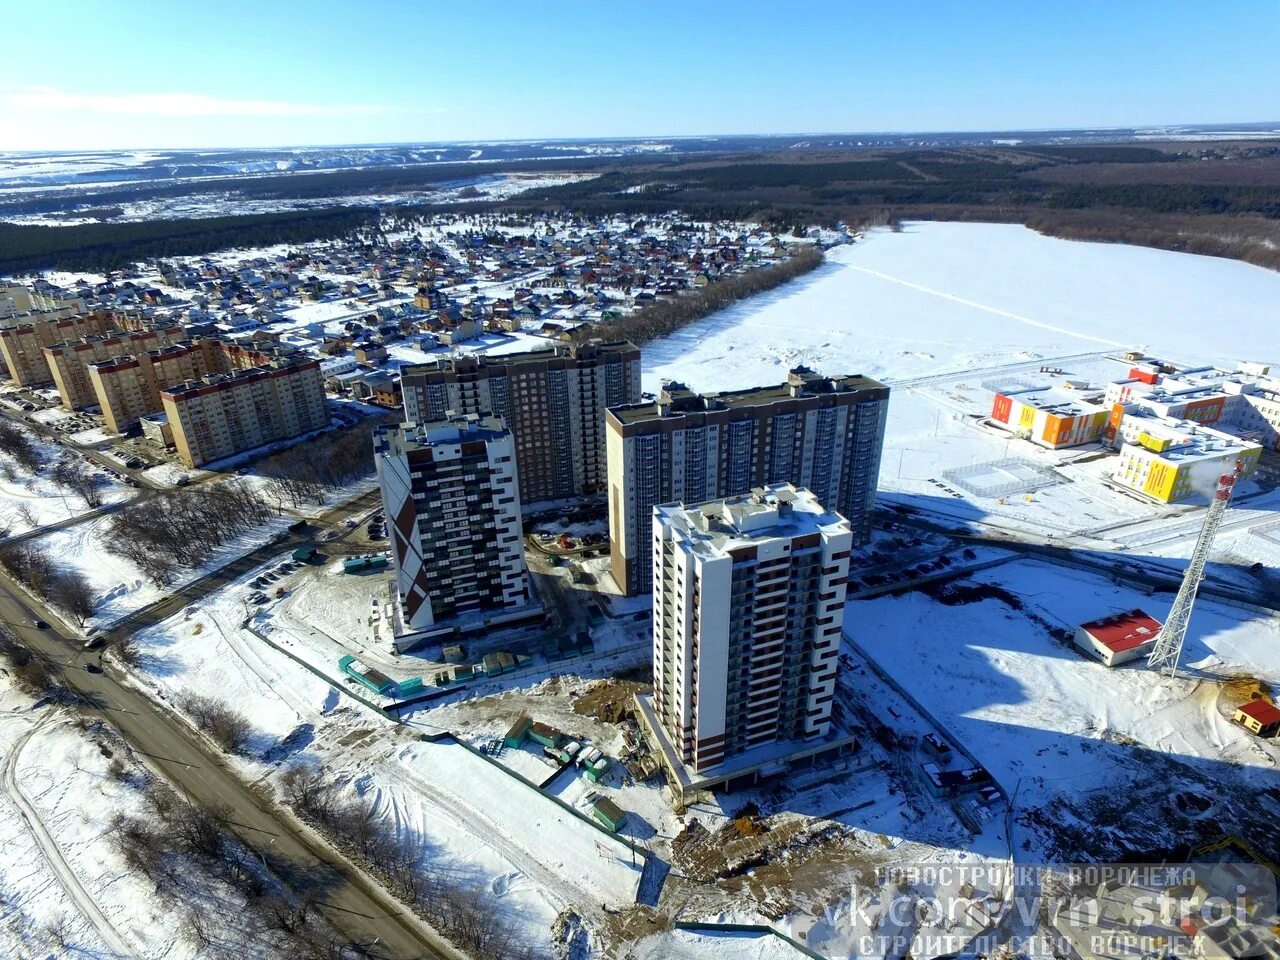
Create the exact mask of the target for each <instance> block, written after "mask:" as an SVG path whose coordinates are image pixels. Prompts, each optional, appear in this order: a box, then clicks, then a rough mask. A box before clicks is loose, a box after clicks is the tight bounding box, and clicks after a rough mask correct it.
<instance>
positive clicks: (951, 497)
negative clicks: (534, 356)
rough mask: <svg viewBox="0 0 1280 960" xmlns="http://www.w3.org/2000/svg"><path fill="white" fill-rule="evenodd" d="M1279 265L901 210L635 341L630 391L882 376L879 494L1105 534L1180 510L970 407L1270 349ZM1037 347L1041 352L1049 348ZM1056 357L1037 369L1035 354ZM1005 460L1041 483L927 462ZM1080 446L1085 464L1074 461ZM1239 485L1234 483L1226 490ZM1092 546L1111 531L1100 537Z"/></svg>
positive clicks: (975, 516)
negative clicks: (990, 488) (680, 326)
mask: <svg viewBox="0 0 1280 960" xmlns="http://www.w3.org/2000/svg"><path fill="white" fill-rule="evenodd" d="M1277 302H1280V274H1276V273H1275V272H1273V271H1269V270H1264V269H1262V268H1260V267H1254V266H1250V265H1248V264H1244V263H1240V262H1238V261H1233V260H1225V259H1219V258H1214V257H1201V256H1193V255H1189V254H1181V253H1172V252H1168V251H1161V250H1151V249H1147V248H1145V247H1132V246H1124V245H1120V244H1097V243H1077V242H1071V241H1066V240H1057V239H1054V238H1051V237H1043V236H1040V235H1039V234H1037V233H1035V232H1034V231H1032V230H1029V229H1027V228H1025V227H1020V226H1014V225H1007V224H980V223H979V224H975V223H932V222H929V223H909V224H907V225H906V226H905V228H904V230H903V231H902V232H901V233H895V232H893V231H890V230H887V229H878V230H873V231H871V232H870V233H869V234H868V235H867V236H866V237H865V239H863V240H861V241H859V242H857V243H855V244H852V245H847V246H841V247H837V248H835V249H833V250H831V251H829V252H828V255H827V263H825V264H824V265H823V266H822V267H820V268H818V270H816V271H814V272H813V273H811V274H808V275H807V276H805V277H802V278H800V279H798V280H796V281H794V282H792V283H789V284H786V285H785V286H783V287H779V288H777V289H775V290H773V291H770V292H768V293H766V294H762V295H761V296H759V297H755V298H752V299H751V300H748V301H745V302H743V303H739V304H736V305H734V306H732V307H729V308H727V309H725V310H722V311H720V312H718V313H716V314H713V315H712V316H710V317H707V318H705V319H704V320H701V321H699V322H698V323H695V324H693V325H691V326H689V327H687V328H685V329H684V330H682V331H680V332H678V333H676V334H674V335H672V336H670V337H667V338H665V339H663V340H660V341H657V342H655V343H651V344H648V345H647V346H646V347H645V348H644V351H643V360H642V363H643V381H644V388H645V389H646V390H648V391H656V390H657V389H658V388H659V387H660V385H661V383H662V382H663V381H664V380H678V381H680V382H682V383H684V384H685V385H687V386H689V387H690V388H692V389H694V390H697V391H710V390H729V389H741V388H745V387H749V386H756V385H765V384H770V383H777V382H779V381H781V380H782V379H783V378H784V377H785V376H786V373H787V370H788V369H790V368H791V367H793V366H795V365H797V364H805V365H808V366H810V367H812V368H813V369H815V370H817V371H819V372H822V373H829V374H842V373H863V374H867V375H870V376H873V377H877V378H880V379H883V380H885V381H886V382H888V383H890V384H891V385H892V386H893V387H894V392H893V395H892V397H891V399H890V403H889V421H888V425H887V429H886V439H885V451H884V458H883V461H882V465H881V474H880V490H881V495H882V497H883V498H884V499H886V500H888V501H890V502H898V503H906V504H910V505H912V506H914V507H917V508H921V509H925V510H927V511H929V512H930V513H934V514H941V515H943V516H950V517H954V518H956V519H959V520H964V521H982V522H984V523H987V524H991V525H994V526H996V527H1005V528H1008V529H1011V530H1015V531H1020V532H1025V531H1028V530H1032V531H1035V532H1036V533H1039V534H1040V535H1042V536H1050V537H1063V536H1071V535H1079V534H1082V533H1089V532H1096V533H1097V535H1098V536H1099V537H1100V538H1101V540H1102V541H1103V542H1107V541H1110V540H1111V535H1110V534H1109V533H1108V531H1112V530H1114V529H1115V528H1117V527H1120V526H1123V525H1126V524H1130V523H1135V522H1141V521H1144V520H1156V521H1162V520H1164V519H1166V518H1168V517H1170V516H1175V515H1177V514H1178V513H1180V512H1182V511H1184V509H1185V508H1183V507H1176V506H1175V507H1164V506H1159V505H1155V504H1150V503H1146V502H1143V501H1141V500H1140V499H1138V498H1136V497H1133V496H1129V495H1126V494H1123V493H1120V492H1118V491H1116V490H1115V489H1113V488H1111V487H1109V486H1107V485H1106V475H1107V472H1108V471H1109V469H1110V463H1111V459H1110V458H1105V457H1104V458H1100V459H1097V460H1092V461H1090V460H1089V459H1088V457H1089V455H1091V454H1094V453H1097V452H1098V451H1097V449H1096V448H1079V449H1070V450H1065V451H1059V452H1054V451H1047V450H1041V449H1039V448H1037V447H1034V446H1033V445H1031V444H1028V443H1024V442H1020V441H1016V440H1013V439H1012V438H1011V437H1010V436H1009V435H1008V434H1006V433H1003V432H1001V431H999V430H996V429H995V428H992V427H986V426H983V425H982V424H981V423H979V422H978V421H979V420H980V418H982V417H984V416H986V415H988V414H989V413H990V410H991V401H992V398H993V397H994V395H995V392H996V391H997V390H999V389H1008V388H1009V387H1011V386H1015V385H1027V386H1032V385H1037V384H1040V383H1053V382H1054V381H1055V380H1059V379H1061V378H1063V377H1067V378H1073V379H1083V380H1087V381H1092V382H1095V383H1101V382H1105V381H1106V380H1108V379H1111V378H1113V377H1115V376H1118V375H1123V374H1124V373H1125V372H1127V370H1128V366H1127V365H1125V364H1124V363H1123V360H1122V357H1121V355H1122V354H1123V353H1124V352H1125V351H1126V350H1130V349H1135V348H1145V349H1148V350H1150V351H1153V352H1155V353H1158V354H1162V355H1165V356H1169V357H1171V358H1173V359H1177V360H1182V361H1184V362H1196V363H1214V362H1217V363H1224V364H1233V363H1235V362H1237V361H1239V360H1246V359H1257V360H1263V361H1266V360H1269V359H1273V358H1272V357H1270V356H1269V355H1263V356H1259V353H1258V352H1259V351H1263V352H1264V353H1265V352H1266V351H1268V350H1274V345H1273V342H1272V340H1270V339H1268V337H1267V332H1268V331H1270V330H1271V329H1272V328H1273V326H1274V323H1275V310H1274V304H1276V303H1277ZM1048 361H1053V362H1052V363H1048ZM1046 365H1047V366H1049V367H1052V368H1062V370H1063V373H1062V374H1060V375H1056V376H1051V375H1049V374H1046V373H1041V372H1040V368H1041V367H1042V366H1046ZM1009 457H1017V458H1023V459H1026V460H1029V461H1031V462H1032V463H1034V464H1036V465H1037V466H1039V467H1042V468H1044V469H1046V470H1048V471H1051V476H1052V477H1053V478H1054V479H1055V480H1056V481H1057V482H1055V483H1053V484H1052V485H1050V486H1048V487H1045V488H1043V489H1040V490H1036V491H1033V492H1031V493H1029V494H1022V493H1018V494H1014V495H1009V496H1005V497H981V496H973V495H970V494H969V493H968V492H966V491H963V490H960V489H957V487H956V486H955V485H954V484H950V483H948V481H947V480H946V478H945V477H944V476H943V472H944V471H945V470H948V469H952V468H961V467H970V466H976V465H980V464H984V463H990V462H993V461H997V460H1002V459H1005V458H1009ZM1076 461H1084V462H1078V463H1077V462H1076ZM1243 492H1247V491H1243ZM1108 545H1114V544H1110V543H1108Z"/></svg>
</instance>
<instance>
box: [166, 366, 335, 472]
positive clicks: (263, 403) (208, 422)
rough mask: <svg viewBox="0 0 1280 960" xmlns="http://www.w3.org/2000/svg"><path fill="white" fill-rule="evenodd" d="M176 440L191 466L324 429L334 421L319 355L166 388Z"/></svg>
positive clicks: (174, 438) (177, 446)
mask: <svg viewBox="0 0 1280 960" xmlns="http://www.w3.org/2000/svg"><path fill="white" fill-rule="evenodd" d="M160 401H161V404H162V407H163V410H164V413H165V414H166V415H167V416H168V418H169V427H170V429H171V430H172V431H173V444H174V448H175V449H176V450H177V453H178V456H179V458H180V459H181V460H182V462H183V463H185V464H186V465H187V466H188V467H199V466H203V465H204V464H206V463H211V462H213V461H215V460H223V459H226V458H227V457H232V456H235V455H236V454H238V453H243V452H244V451H246V450H252V449H254V448H255V447H261V446H263V445H265V444H268V443H275V442H277V441H279V440H287V439H291V438H293V437H298V436H301V435H302V434H304V433H310V432H311V431H313V430H319V429H321V428H323V427H325V426H328V423H329V413H328V410H327V408H326V407H325V399H324V381H323V378H322V377H321V375H320V363H319V361H317V360H313V359H310V358H302V357H282V358H278V359H276V360H273V361H272V362H271V363H270V364H268V365H265V366H260V367H253V368H250V369H247V370H238V371H236V372H234V373H227V374H216V375H211V376H206V377H204V378H203V379H202V380H196V381H188V382H187V383H184V384H181V385H177V386H172V387H168V388H166V389H163V390H161V391H160Z"/></svg>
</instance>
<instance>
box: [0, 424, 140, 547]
mask: <svg viewBox="0 0 1280 960" xmlns="http://www.w3.org/2000/svg"><path fill="white" fill-rule="evenodd" d="M35 446H36V448H37V449H38V450H39V451H40V453H41V455H42V456H43V458H44V466H42V467H41V468H40V469H39V470H38V471H36V472H35V473H30V472H28V471H26V470H24V469H23V468H22V467H20V466H18V465H17V464H16V463H14V462H12V460H11V459H10V458H9V457H7V456H4V455H0V471H3V472H0V530H3V531H6V533H5V535H6V536H12V535H14V534H19V533H25V532H26V531H28V530H33V529H36V528H38V527H47V526H48V525H49V524H51V523H60V522H62V521H64V520H69V519H71V518H72V517H78V516H81V515H82V514H85V513H88V512H89V511H90V509H92V508H90V507H89V506H87V505H86V504H85V502H84V499H83V498H81V497H80V496H79V495H77V494H74V493H71V492H70V491H69V490H66V489H65V488H63V487H59V486H58V485H57V484H55V483H54V482H53V480H52V479H51V478H50V474H51V472H52V470H53V466H54V463H55V462H56V461H57V459H58V457H59V455H61V454H62V453H64V452H65V451H64V449H63V448H61V447H58V446H55V445H54V444H50V443H45V442H43V441H40V440H36V441H35ZM85 467H86V469H87V470H88V471H89V472H90V473H91V474H93V475H94V476H95V477H96V479H97V482H98V491H99V493H100V494H101V496H102V502H103V504H104V505H106V504H111V503H119V502H120V501H122V500H128V499H130V498H131V497H133V495H134V491H133V490H131V489H130V488H129V487H128V486H126V485H125V484H123V483H121V482H120V481H119V480H117V479H116V478H114V477H112V476H110V475H109V474H108V473H106V472H105V471H103V470H101V469H99V468H98V467H97V466H96V465H94V464H85ZM10 471H12V472H11V473H10ZM10 476H12V479H10Z"/></svg>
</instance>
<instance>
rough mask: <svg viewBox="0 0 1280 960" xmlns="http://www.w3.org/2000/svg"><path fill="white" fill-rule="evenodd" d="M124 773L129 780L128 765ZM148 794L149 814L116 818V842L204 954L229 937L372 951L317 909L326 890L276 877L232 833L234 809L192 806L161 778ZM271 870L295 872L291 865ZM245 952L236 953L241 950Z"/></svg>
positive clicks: (320, 956)
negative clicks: (338, 932)
mask: <svg viewBox="0 0 1280 960" xmlns="http://www.w3.org/2000/svg"><path fill="white" fill-rule="evenodd" d="M113 769H116V768H114V767H113ZM120 771H121V773H120V774H119V776H121V777H122V776H123V767H122V766H121V768H120ZM142 798H143V801H144V806H143V811H144V812H143V813H141V814H125V813H117V814H116V815H115V816H114V817H112V819H111V823H110V826H109V827H108V829H107V834H106V835H107V838H108V841H109V843H110V844H111V846H112V848H113V849H114V851H115V852H116V854H117V855H118V856H119V857H120V859H121V860H123V861H124V863H125V864H127V865H128V867H129V868H130V869H131V870H133V871H134V872H136V873H139V874H141V875H142V876H144V877H146V878H147V879H149V880H150V881H151V882H152V883H153V884H154V885H155V893H156V895H157V896H158V897H160V899H161V901H162V902H164V903H167V904H168V905H169V906H170V908H171V909H173V910H178V911H181V918H182V922H181V924H180V928H179V929H180V931H181V935H182V937H183V938H184V939H185V940H186V941H187V943H188V944H189V945H190V946H191V947H193V948H195V949H196V950H198V951H200V952H201V955H204V951H207V950H211V949H214V950H221V949H222V948H223V947H224V946H225V945H226V943H227V938H228V937H232V938H240V937H243V938H245V940H244V942H245V943H249V944H253V945H254V946H255V947H266V948H267V950H268V951H269V954H270V955H271V956H279V957H291V958H297V960H343V958H347V957H351V956H365V955H367V954H363V953H356V954H353V953H351V952H350V951H351V950H352V949H353V948H352V947H351V945H350V944H344V943H342V942H341V941H340V940H339V939H338V938H337V937H336V936H335V933H334V931H333V929H332V928H331V927H330V926H329V925H328V923H326V922H325V921H324V919H323V917H322V915H321V914H320V912H319V911H318V910H317V909H316V907H317V902H318V901H319V900H321V899H323V897H324V894H325V892H326V891H325V890H324V889H315V890H312V891H310V895H312V896H314V897H315V901H312V900H310V899H306V898H304V899H299V898H297V897H295V896H292V895H291V894H290V893H289V892H287V891H286V890H285V889H282V888H280V887H279V886H277V885H276V884H275V883H273V882H272V878H271V877H270V875H269V874H267V873H266V865H267V864H266V858H265V855H263V854H259V853H256V852H254V851H252V850H250V849H247V848H246V847H245V846H244V844H242V843H241V842H240V841H239V840H237V839H236V838H235V837H234V836H233V835H232V833H231V827H232V823H233V817H232V813H231V810H230V808H228V807H225V806H215V807H203V806H197V805H195V804H189V803H186V802H185V801H183V800H182V799H180V798H179V797H178V796H177V794H176V793H174V791H173V790H172V789H170V788H169V787H168V786H167V785H166V784H164V783H162V782H160V781H159V780H154V779H153V780H151V781H149V782H147V783H146V784H145V786H144V788H143V790H142ZM271 867H272V869H274V870H277V871H287V870H288V864H286V863H284V862H278V863H273V864H271ZM283 879H285V880H286V881H292V882H293V883H295V884H298V885H299V886H301V887H302V888H303V889H306V888H307V887H308V886H309V885H313V884H314V883H315V878H311V877H302V876H290V875H288V874H287V872H286V873H285V875H284V877H283ZM242 949H243V947H241V948H238V949H236V950H235V951H233V952H235V953H236V955H240V953H241V951H242ZM218 955H221V953H219V954H218ZM249 955H254V954H249Z"/></svg>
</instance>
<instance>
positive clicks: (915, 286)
mask: <svg viewBox="0 0 1280 960" xmlns="http://www.w3.org/2000/svg"><path fill="white" fill-rule="evenodd" d="M845 266H846V267H848V268H849V269H850V270H857V271H858V272H859V273H865V274H867V275H868V276H872V277H875V278H876V279H878V280H887V281H888V282H889V283H896V284H900V285H901V286H904V287H908V288H910V289H912V290H916V291H918V292H920V293H927V294H929V295H930V296H932V297H940V298H941V299H943V300H950V301H951V302H952V303H958V304H960V306H962V307H972V308H973V309H975V310H984V311H986V312H987V313H992V314H995V315H996V316H997V317H1006V318H1007V319H1009V320H1017V321H1018V322H1019V323H1025V324H1028V325H1029V326H1032V327H1039V328H1040V329H1041V330H1048V331H1049V332H1050V333H1061V334H1065V335H1066V336H1068V337H1073V338H1074V339H1076V340H1092V341H1093V342H1094V343H1101V344H1105V345H1106V346H1108V347H1121V348H1124V349H1126V350H1127V349H1129V345H1128V344H1125V343H1122V342H1121V341H1119V340H1112V339H1110V338H1108V337H1095V336H1092V335H1090V334H1087V333H1081V332H1080V331H1079V330H1078V329H1076V330H1073V329H1071V328H1069V327H1059V326H1055V325H1054V324H1052V323H1045V322H1044V321H1043V320H1036V319H1034V318H1032V317H1027V316H1023V315H1022V314H1020V313H1014V312H1013V311H1011V310H1002V309H1000V308H999V307H992V306H988V305H987V304H985V303H978V302H977V301H976V300H967V299H965V298H964V297H958V296H956V295H955V294H954V293H947V292H945V291H943V290H934V289H933V288H932V287H926V286H924V285H923V284H919V283H913V282H912V281H910V280H903V279H902V278H901V277H895V276H892V275H890V274H887V273H881V272H880V271H879V270H872V269H871V268H870V267H860V266H858V265H857V264H854V263H848V264H845Z"/></svg>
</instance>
